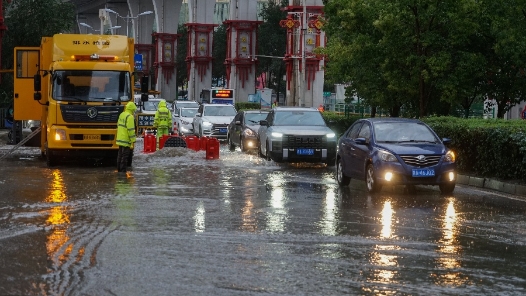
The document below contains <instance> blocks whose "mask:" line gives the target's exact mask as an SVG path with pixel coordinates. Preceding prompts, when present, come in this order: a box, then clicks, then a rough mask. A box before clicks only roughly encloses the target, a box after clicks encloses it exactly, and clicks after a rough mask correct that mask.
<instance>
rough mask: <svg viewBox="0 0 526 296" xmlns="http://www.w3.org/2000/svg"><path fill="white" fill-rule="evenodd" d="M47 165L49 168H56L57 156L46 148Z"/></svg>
mask: <svg viewBox="0 0 526 296" xmlns="http://www.w3.org/2000/svg"><path fill="white" fill-rule="evenodd" d="M46 163H47V166H48V167H54V166H56V165H57V156H56V155H53V150H50V149H49V148H47V147H46Z"/></svg>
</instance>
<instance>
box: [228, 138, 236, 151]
mask: <svg viewBox="0 0 526 296" xmlns="http://www.w3.org/2000/svg"><path fill="white" fill-rule="evenodd" d="M228 150H230V151H235V150H236V145H234V143H232V138H231V137H230V135H228Z"/></svg>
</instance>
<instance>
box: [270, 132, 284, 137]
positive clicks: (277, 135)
mask: <svg viewBox="0 0 526 296" xmlns="http://www.w3.org/2000/svg"><path fill="white" fill-rule="evenodd" d="M270 135H271V136H272V137H273V138H281V137H283V134H282V133H278V132H272V133H271V134H270Z"/></svg>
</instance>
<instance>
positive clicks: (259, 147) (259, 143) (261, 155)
mask: <svg viewBox="0 0 526 296" xmlns="http://www.w3.org/2000/svg"><path fill="white" fill-rule="evenodd" d="M258 155H259V157H261V158H265V155H263V152H261V141H259V139H258Z"/></svg>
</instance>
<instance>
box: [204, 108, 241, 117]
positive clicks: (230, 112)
mask: <svg viewBox="0 0 526 296" xmlns="http://www.w3.org/2000/svg"><path fill="white" fill-rule="evenodd" d="M204 113H205V114H204V115H205V116H235V115H236V109H235V108H234V106H206V107H205V110H204Z"/></svg>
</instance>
